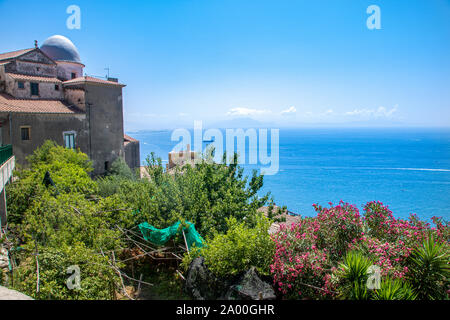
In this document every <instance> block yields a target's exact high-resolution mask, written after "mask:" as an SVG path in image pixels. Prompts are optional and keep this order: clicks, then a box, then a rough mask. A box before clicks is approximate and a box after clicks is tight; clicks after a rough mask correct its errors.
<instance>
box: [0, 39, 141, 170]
mask: <svg viewBox="0 0 450 320" xmlns="http://www.w3.org/2000/svg"><path fill="white" fill-rule="evenodd" d="M84 67H85V66H84V64H82V63H81V60H80V56H79V53H78V50H77V49H76V47H75V45H74V44H73V43H72V42H71V41H70V40H69V39H67V38H65V37H63V36H52V37H50V38H48V39H47V40H46V41H45V42H44V43H43V45H42V46H41V47H40V48H39V47H38V46H37V43H35V47H34V48H31V49H24V50H18V51H13V52H8V53H4V54H0V142H1V144H2V145H7V144H11V145H12V146H13V152H14V155H15V158H16V162H17V163H18V164H20V165H22V166H26V165H27V163H26V157H27V156H28V155H30V154H31V153H33V151H34V150H35V149H36V148H38V147H39V146H40V145H42V143H43V142H44V141H45V140H48V139H50V140H53V141H55V142H56V143H58V144H60V145H63V146H65V147H67V148H79V149H80V150H81V151H82V152H84V153H86V154H87V155H88V156H89V158H90V159H91V160H92V161H93V165H94V171H93V174H94V175H100V174H103V173H105V172H106V171H107V170H108V169H109V167H110V165H111V163H112V162H113V161H114V160H116V159H117V158H122V159H124V160H125V161H126V163H127V164H128V165H129V166H130V167H131V168H132V169H136V168H138V167H139V165H140V157H139V141H137V140H136V139H133V138H131V137H129V136H126V135H125V134H124V129H123V101H122V100H123V99H122V89H123V87H125V85H123V84H120V83H119V82H118V81H117V79H108V80H104V79H99V78H95V77H89V76H83V70H84Z"/></svg>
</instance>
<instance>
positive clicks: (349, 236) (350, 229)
mask: <svg viewBox="0 0 450 320" xmlns="http://www.w3.org/2000/svg"><path fill="white" fill-rule="evenodd" d="M314 208H315V210H316V212H317V217H316V220H317V223H318V227H317V230H316V232H315V234H316V235H317V240H316V242H317V246H318V247H319V248H322V249H327V251H328V252H329V254H330V259H331V260H332V261H334V262H336V261H339V260H340V259H341V257H342V256H344V255H345V253H346V252H347V250H348V246H349V244H350V243H352V241H353V240H354V239H355V238H358V237H360V236H361V233H362V232H363V221H362V219H361V217H360V215H359V210H358V208H356V207H355V206H354V205H351V204H348V203H344V202H343V201H341V202H340V203H339V204H338V205H337V206H332V205H331V203H330V208H324V207H321V206H318V205H314Z"/></svg>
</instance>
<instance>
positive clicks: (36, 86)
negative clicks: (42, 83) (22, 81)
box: [30, 82, 39, 96]
mask: <svg viewBox="0 0 450 320" xmlns="http://www.w3.org/2000/svg"><path fill="white" fill-rule="evenodd" d="M30 89H31V95H32V96H38V95H39V83H35V82H31V83H30Z"/></svg>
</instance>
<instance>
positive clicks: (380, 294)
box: [373, 278, 417, 300]
mask: <svg viewBox="0 0 450 320" xmlns="http://www.w3.org/2000/svg"><path fill="white" fill-rule="evenodd" d="M416 297H417V293H415V292H414V290H413V289H412V287H411V285H410V284H409V283H408V282H405V281H404V280H401V279H390V278H386V279H383V280H382V281H381V283H380V288H379V289H377V290H374V292H373V299H374V300H415V299H416Z"/></svg>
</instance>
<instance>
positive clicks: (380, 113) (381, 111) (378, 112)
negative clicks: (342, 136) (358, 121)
mask: <svg viewBox="0 0 450 320" xmlns="http://www.w3.org/2000/svg"><path fill="white" fill-rule="evenodd" d="M397 108H398V106H397V105H395V106H394V107H393V108H392V109H390V110H387V109H386V108H385V107H382V106H381V107H378V109H355V110H353V111H348V112H346V113H345V115H347V116H357V117H365V118H369V117H374V118H392V116H393V115H394V113H396V112H397Z"/></svg>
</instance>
